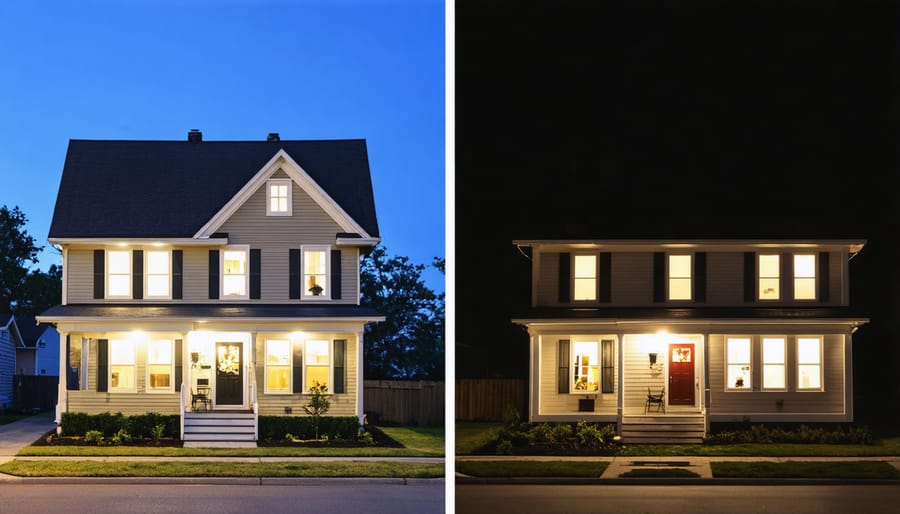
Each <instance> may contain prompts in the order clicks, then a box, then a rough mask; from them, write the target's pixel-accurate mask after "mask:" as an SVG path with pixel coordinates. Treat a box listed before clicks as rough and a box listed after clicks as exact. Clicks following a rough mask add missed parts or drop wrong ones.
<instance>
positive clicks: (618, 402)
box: [616, 332, 625, 435]
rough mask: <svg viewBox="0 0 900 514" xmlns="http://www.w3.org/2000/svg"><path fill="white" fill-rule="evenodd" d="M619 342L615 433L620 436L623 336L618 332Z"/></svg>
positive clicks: (622, 388)
mask: <svg viewBox="0 0 900 514" xmlns="http://www.w3.org/2000/svg"><path fill="white" fill-rule="evenodd" d="M616 339H618V340H619V345H618V346H619V358H618V359H617V360H618V364H617V366H618V367H619V380H618V382H619V383H618V386H617V391H616V433H617V434H619V435H621V434H622V417H623V416H624V414H625V334H623V333H622V332H619V333H617V334H616Z"/></svg>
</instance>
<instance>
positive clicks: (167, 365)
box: [147, 339, 175, 391]
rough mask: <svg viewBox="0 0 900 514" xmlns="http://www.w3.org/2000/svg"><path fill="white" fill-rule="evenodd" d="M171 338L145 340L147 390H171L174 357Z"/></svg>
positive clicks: (172, 386) (172, 388)
mask: <svg viewBox="0 0 900 514" xmlns="http://www.w3.org/2000/svg"><path fill="white" fill-rule="evenodd" d="M172 357H173V351H172V340H171V339H160V340H151V341H148V342H147V390H148V391H173V390H174V380H173V378H172V377H173V376H174V375H173V369H174V363H175V361H174V359H173V358H172Z"/></svg>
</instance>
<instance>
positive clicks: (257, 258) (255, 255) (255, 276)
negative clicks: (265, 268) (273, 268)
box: [250, 248, 262, 300]
mask: <svg viewBox="0 0 900 514" xmlns="http://www.w3.org/2000/svg"><path fill="white" fill-rule="evenodd" d="M261 297H262V251H261V250H260V249H259V248H251V249H250V299H252V300H259V299H260V298H261Z"/></svg>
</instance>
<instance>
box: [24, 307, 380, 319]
mask: <svg viewBox="0 0 900 514" xmlns="http://www.w3.org/2000/svg"><path fill="white" fill-rule="evenodd" d="M384 319H385V318H384V316H383V315H381V314H380V313H378V312H376V311H375V310H373V309H370V308H368V307H362V306H359V305H323V304H310V305H296V304H262V305H256V304H246V305H244V304H178V305H174V304H173V305H165V304H157V305H147V304H135V305H123V304H117V305H111V304H102V305H101V304H80V305H57V306H55V307H51V308H50V309H47V310H46V311H44V312H43V313H42V314H41V315H40V316H38V320H39V321H42V322H59V321H62V322H66V321H149V320H152V321H173V322H184V321H198V320H227V321H274V320H277V321H293V320H297V321H328V320H339V321H361V322H375V321H384Z"/></svg>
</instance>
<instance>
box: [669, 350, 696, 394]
mask: <svg viewBox="0 0 900 514" xmlns="http://www.w3.org/2000/svg"><path fill="white" fill-rule="evenodd" d="M694 357H696V356H695V355H694V344H693V343H678V344H670V345H669V405H694Z"/></svg>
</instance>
